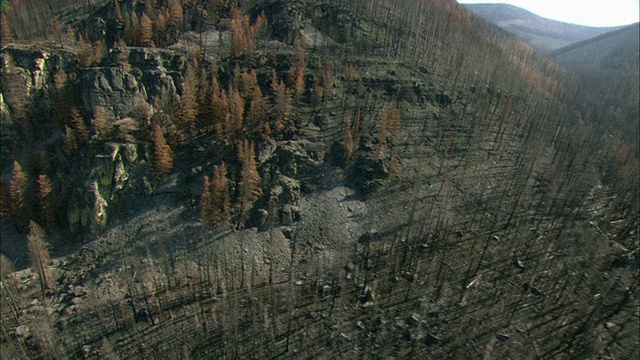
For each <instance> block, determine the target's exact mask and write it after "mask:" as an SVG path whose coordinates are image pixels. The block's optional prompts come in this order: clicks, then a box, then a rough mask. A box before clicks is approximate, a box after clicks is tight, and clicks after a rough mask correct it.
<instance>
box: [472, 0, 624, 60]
mask: <svg viewBox="0 0 640 360" xmlns="http://www.w3.org/2000/svg"><path fill="white" fill-rule="evenodd" d="M464 6H465V7H466V8H467V9H469V11H471V12H473V13H474V14H476V15H479V16H480V17H482V18H484V19H486V20H487V21H489V22H491V23H493V24H496V25H498V26H499V27H501V28H503V29H505V30H506V31H508V32H510V33H512V34H515V35H516V36H517V37H519V38H520V39H522V40H524V41H525V42H526V43H528V44H529V45H531V46H533V47H534V48H537V49H539V50H542V51H544V52H549V51H552V50H555V49H558V48H561V47H564V46H566V45H569V44H572V43H575V42H578V41H581V40H584V39H588V38H591V37H594V36H597V35H599V34H602V33H605V32H608V31H611V30H613V29H615V28H611V27H602V28H598V27H590V26H582V25H575V24H568V23H564V22H560V21H555V20H550V19H546V18H543V17H541V16H538V15H536V14H533V13H531V12H529V11H527V10H524V9H521V8H519V7H516V6H512V5H506V4H465V5H464Z"/></svg>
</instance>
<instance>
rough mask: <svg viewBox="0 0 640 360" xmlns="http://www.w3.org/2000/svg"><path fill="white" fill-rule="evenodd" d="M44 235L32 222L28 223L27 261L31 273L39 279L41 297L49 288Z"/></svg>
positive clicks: (47, 255) (47, 260)
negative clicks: (29, 264)
mask: <svg viewBox="0 0 640 360" xmlns="http://www.w3.org/2000/svg"><path fill="white" fill-rule="evenodd" d="M44 237H45V233H44V230H42V228H41V227H40V225H38V224H37V223H36V222H34V221H33V220H30V221H29V235H27V247H28V248H29V260H30V261H31V267H32V268H33V271H34V272H36V273H38V277H39V278H40V287H41V289H42V296H44V295H45V290H46V289H49V288H50V287H51V286H50V280H49V278H50V275H49V268H48V263H49V251H48V250H47V244H46V243H45V242H44Z"/></svg>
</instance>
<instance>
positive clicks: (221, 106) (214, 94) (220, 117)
mask: <svg viewBox="0 0 640 360" xmlns="http://www.w3.org/2000/svg"><path fill="white" fill-rule="evenodd" d="M228 111H229V102H228V100H227V94H226V91H224V89H222V88H221V87H220V84H219V83H218V78H217V76H215V74H214V75H213V77H212V80H211V118H212V119H211V121H212V123H213V126H214V128H216V129H217V128H218V127H220V128H222V125H223V124H224V121H225V118H226V116H227V112H228ZM218 136H222V133H221V132H218Z"/></svg>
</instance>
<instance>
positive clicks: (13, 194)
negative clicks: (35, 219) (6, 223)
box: [9, 161, 29, 224]
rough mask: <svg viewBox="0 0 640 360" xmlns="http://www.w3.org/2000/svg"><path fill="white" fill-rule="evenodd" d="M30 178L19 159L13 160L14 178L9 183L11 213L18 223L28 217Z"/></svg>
mask: <svg viewBox="0 0 640 360" xmlns="http://www.w3.org/2000/svg"><path fill="white" fill-rule="evenodd" d="M28 192H29V179H28V178H27V174H26V173H25V172H24V171H23V170H22V166H21V165H20V163H18V162H17V161H14V162H13V178H12V180H11V183H10V184H9V196H10V198H11V213H12V215H13V217H14V220H15V221H16V223H17V224H24V222H25V221H26V220H27V217H28Z"/></svg>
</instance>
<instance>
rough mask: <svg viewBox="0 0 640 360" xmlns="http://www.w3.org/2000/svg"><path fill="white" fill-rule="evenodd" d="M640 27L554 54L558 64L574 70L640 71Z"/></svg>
mask: <svg viewBox="0 0 640 360" xmlns="http://www.w3.org/2000/svg"><path fill="white" fill-rule="evenodd" d="M639 32H640V26H639V25H638V24H633V25H629V26H626V27H624V28H621V29H617V30H613V31H609V32H606V33H604V34H601V35H599V36H595V37H592V38H589V39H586V40H584V41H580V42H577V43H575V44H571V45H569V46H565V47H562V48H559V49H556V50H554V51H552V52H551V53H550V54H549V55H550V56H551V57H552V58H553V59H554V60H556V61H558V62H560V63H562V64H566V65H569V66H572V67H591V68H597V69H602V70H616V69H618V68H623V69H624V70H626V71H629V72H635V70H637V69H638V53H639V52H640V50H639V48H640V45H638V44H639V43H640V35H639Z"/></svg>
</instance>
